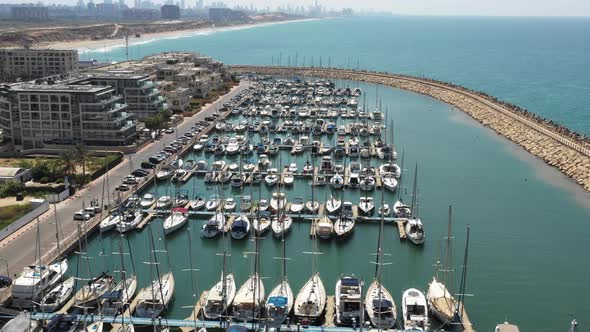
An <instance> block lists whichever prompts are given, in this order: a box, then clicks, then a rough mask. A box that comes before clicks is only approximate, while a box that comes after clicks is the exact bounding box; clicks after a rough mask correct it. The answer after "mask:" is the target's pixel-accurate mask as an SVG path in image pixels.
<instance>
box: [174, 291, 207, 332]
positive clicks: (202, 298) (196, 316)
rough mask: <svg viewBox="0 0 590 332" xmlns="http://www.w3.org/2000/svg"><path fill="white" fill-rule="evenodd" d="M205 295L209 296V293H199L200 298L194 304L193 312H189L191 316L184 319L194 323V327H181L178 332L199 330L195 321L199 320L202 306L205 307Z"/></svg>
mask: <svg viewBox="0 0 590 332" xmlns="http://www.w3.org/2000/svg"><path fill="white" fill-rule="evenodd" d="M207 295H209V291H203V292H202V293H201V296H200V297H199V300H198V301H197V302H196V303H195V306H194V307H193V311H192V312H191V314H190V315H189V316H188V317H187V318H185V320H192V321H195V326H193V327H188V326H184V327H181V328H180V330H181V331H182V332H191V331H195V330H198V329H199V326H198V323H197V321H198V320H199V314H200V313H201V310H202V309H203V306H204V305H205V299H206V298H207ZM201 318H202V317H201Z"/></svg>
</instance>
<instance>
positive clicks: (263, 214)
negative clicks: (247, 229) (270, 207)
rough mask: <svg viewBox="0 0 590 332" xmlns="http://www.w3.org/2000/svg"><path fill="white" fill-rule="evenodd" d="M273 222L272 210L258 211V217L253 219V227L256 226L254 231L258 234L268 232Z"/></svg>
mask: <svg viewBox="0 0 590 332" xmlns="http://www.w3.org/2000/svg"><path fill="white" fill-rule="evenodd" d="M271 224H272V221H271V218H270V212H268V211H260V212H258V213H257V216H256V218H254V220H252V227H254V231H255V232H256V234H258V235H262V234H264V233H266V232H268V231H269V230H270V228H271Z"/></svg>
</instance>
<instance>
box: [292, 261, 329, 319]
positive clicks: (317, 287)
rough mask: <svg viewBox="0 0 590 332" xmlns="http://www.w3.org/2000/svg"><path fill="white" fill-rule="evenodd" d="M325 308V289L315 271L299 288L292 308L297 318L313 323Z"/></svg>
mask: <svg viewBox="0 0 590 332" xmlns="http://www.w3.org/2000/svg"><path fill="white" fill-rule="evenodd" d="M325 308H326V289H325V288H324V283H323V282H322V279H321V278H320V274H319V272H315V273H314V274H313V275H312V276H311V278H309V280H308V281H307V282H306V283H305V285H303V287H301V289H300V290H299V293H298V294H297V297H296V298H295V305H294V309H293V310H294V313H295V316H296V317H297V318H298V319H299V320H301V321H302V322H307V323H309V324H313V323H315V322H316V321H317V320H318V319H319V318H320V316H321V315H322V313H323V312H324V309H325Z"/></svg>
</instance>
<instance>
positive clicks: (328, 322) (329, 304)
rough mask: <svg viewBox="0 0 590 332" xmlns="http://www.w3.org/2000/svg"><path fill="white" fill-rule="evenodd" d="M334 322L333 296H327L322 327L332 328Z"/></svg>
mask: <svg viewBox="0 0 590 332" xmlns="http://www.w3.org/2000/svg"><path fill="white" fill-rule="evenodd" d="M335 321H336V300H335V298H334V295H329V296H328V297H327V299H326V314H325V318H324V324H323V325H322V326H326V327H334V326H336V325H335V323H334V322H335Z"/></svg>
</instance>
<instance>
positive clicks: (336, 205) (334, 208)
mask: <svg viewBox="0 0 590 332" xmlns="http://www.w3.org/2000/svg"><path fill="white" fill-rule="evenodd" d="M341 207H342V201H341V200H339V199H336V198H335V197H334V196H330V199H329V200H327V201H326V211H328V213H329V214H333V213H336V212H338V210H340V208H341Z"/></svg>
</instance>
